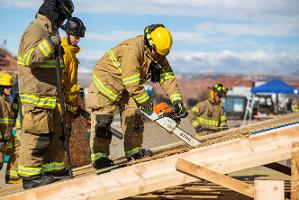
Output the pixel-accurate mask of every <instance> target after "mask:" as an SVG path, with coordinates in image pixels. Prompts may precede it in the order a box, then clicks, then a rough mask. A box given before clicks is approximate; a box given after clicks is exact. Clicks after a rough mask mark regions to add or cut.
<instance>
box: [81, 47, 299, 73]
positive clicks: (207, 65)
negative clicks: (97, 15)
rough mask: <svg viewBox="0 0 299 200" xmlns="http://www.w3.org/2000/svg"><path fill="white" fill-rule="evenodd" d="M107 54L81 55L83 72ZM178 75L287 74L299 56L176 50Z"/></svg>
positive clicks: (172, 60)
mask: <svg viewBox="0 0 299 200" xmlns="http://www.w3.org/2000/svg"><path fill="white" fill-rule="evenodd" d="M103 54H104V51H95V52H92V51H87V52H84V53H82V54H81V53H80V54H79V60H80V62H81V65H80V67H79V69H80V71H84V72H90V71H91V70H92V69H93V67H94V66H95V64H96V63H97V61H98V60H99V59H100V58H101V57H102V55H103ZM168 59H169V61H170V64H171V66H172V67H173V69H174V71H175V72H181V73H207V72H209V73H227V74H237V73H243V74H244V73H252V74H254V73H269V74H270V73H285V74H292V73H293V72H295V71H296V70H298V68H299V55H298V53H297V52H296V51H294V52H290V53H287V52H282V53H275V52H265V51H254V52H243V53H241V52H232V51H229V50H224V51H221V52H216V53H210V52H194V51H174V52H171V54H170V55H169V57H168Z"/></svg>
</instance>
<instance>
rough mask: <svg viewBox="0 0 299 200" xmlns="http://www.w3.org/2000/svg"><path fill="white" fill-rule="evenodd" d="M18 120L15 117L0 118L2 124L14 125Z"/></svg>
mask: <svg viewBox="0 0 299 200" xmlns="http://www.w3.org/2000/svg"><path fill="white" fill-rule="evenodd" d="M15 122H16V120H15V119H13V118H0V124H5V125H14V124H15Z"/></svg>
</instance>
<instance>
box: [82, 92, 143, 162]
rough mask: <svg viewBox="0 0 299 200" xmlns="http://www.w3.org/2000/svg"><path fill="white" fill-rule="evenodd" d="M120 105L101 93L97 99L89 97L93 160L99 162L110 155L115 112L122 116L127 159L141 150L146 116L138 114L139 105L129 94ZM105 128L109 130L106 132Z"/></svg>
mask: <svg viewBox="0 0 299 200" xmlns="http://www.w3.org/2000/svg"><path fill="white" fill-rule="evenodd" d="M124 93H125V94H124V95H123V97H122V98H121V100H120V101H119V102H118V103H114V102H112V101H110V100H109V99H108V98H106V97H105V96H104V95H102V94H101V93H98V94H97V97H96V98H93V97H92V95H91V96H90V97H89V98H90V99H89V101H90V102H88V105H91V106H89V107H91V108H92V114H91V137H90V148H91V160H92V162H95V161H97V160H98V159H100V158H102V157H108V156H109V154H110V150H109V146H110V143H111V138H112V134H111V131H110V130H111V123H112V121H113V117H114V114H115V112H117V111H119V113H120V116H121V125H122V132H123V133H124V150H125V154H126V156H127V157H130V156H131V155H133V154H134V153H137V152H138V150H139V149H140V148H141V145H142V140H143V131H144V116H143V115H142V114H141V113H140V112H138V110H137V104H136V103H135V101H134V99H133V98H130V97H129V94H128V93H127V92H124ZM105 127H106V128H107V129H106V130H104V129H105Z"/></svg>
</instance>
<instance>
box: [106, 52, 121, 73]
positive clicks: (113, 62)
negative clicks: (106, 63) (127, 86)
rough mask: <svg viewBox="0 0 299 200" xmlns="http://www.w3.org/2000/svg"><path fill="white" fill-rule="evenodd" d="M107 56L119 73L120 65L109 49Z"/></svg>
mask: <svg viewBox="0 0 299 200" xmlns="http://www.w3.org/2000/svg"><path fill="white" fill-rule="evenodd" d="M108 56H109V58H110V60H111V62H112V65H113V66H114V67H115V68H116V69H118V70H119V71H120V72H121V68H120V63H119V61H118V59H117V58H116V56H115V55H114V53H113V52H112V50H111V49H110V50H109V51H108Z"/></svg>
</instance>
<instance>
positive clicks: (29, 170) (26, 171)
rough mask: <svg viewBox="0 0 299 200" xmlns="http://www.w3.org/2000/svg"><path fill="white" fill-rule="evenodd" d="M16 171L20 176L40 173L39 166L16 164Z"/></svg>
mask: <svg viewBox="0 0 299 200" xmlns="http://www.w3.org/2000/svg"><path fill="white" fill-rule="evenodd" d="M18 173H19V174H20V175H21V176H25V177H26V176H35V175H39V174H41V173H42V168H41V167H26V166H21V165H19V166H18Z"/></svg>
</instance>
